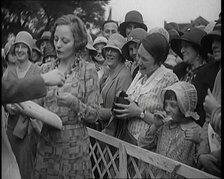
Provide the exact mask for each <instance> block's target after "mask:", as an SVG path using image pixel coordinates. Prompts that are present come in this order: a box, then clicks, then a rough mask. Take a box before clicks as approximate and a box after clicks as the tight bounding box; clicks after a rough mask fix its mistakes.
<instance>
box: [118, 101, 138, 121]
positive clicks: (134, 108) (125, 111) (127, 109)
mask: <svg viewBox="0 0 224 179" xmlns="http://www.w3.org/2000/svg"><path fill="white" fill-rule="evenodd" d="M124 99H126V100H128V101H129V102H130V104H129V105H126V104H120V103H115V106H116V107H119V108H122V109H116V108H115V109H114V112H115V113H118V114H117V115H116V117H118V118H122V119H126V118H131V117H139V116H140V113H141V112H142V109H141V108H140V107H139V106H138V105H137V104H136V103H135V102H134V101H132V100H131V99H130V98H129V97H125V98H124Z"/></svg>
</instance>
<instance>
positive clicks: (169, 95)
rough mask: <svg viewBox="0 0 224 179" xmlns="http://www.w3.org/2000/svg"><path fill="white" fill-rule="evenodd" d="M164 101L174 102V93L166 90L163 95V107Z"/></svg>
mask: <svg viewBox="0 0 224 179" xmlns="http://www.w3.org/2000/svg"><path fill="white" fill-rule="evenodd" d="M165 100H176V101H177V96H176V93H175V92H174V91H172V90H166V92H165V94H164V101H163V107H164V106H165Z"/></svg>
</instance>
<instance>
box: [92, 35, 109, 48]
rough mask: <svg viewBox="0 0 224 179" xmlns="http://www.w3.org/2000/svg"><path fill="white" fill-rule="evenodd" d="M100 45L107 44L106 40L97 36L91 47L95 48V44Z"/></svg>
mask: <svg viewBox="0 0 224 179" xmlns="http://www.w3.org/2000/svg"><path fill="white" fill-rule="evenodd" d="M100 43H103V44H107V38H106V37H104V36H99V37H97V38H96V39H95V40H94V41H93V47H94V48H95V45H96V44H100Z"/></svg>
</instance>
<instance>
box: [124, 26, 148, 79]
mask: <svg viewBox="0 0 224 179" xmlns="http://www.w3.org/2000/svg"><path fill="white" fill-rule="evenodd" d="M147 35H148V33H147V32H146V31H145V30H144V29H142V28H135V29H133V30H132V31H131V32H130V34H129V35H128V37H127V42H126V43H125V44H124V46H123V47H122V53H123V55H124V57H125V59H126V60H127V61H126V63H125V64H126V66H127V67H128V68H129V69H130V71H131V75H132V79H134V78H135V75H136V74H137V73H138V70H139V67H138V56H137V52H138V47H139V44H140V42H141V40H143V39H144V38H145V37H146V36H147Z"/></svg>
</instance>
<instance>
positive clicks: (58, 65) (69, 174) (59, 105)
mask: <svg viewBox="0 0 224 179" xmlns="http://www.w3.org/2000/svg"><path fill="white" fill-rule="evenodd" d="M52 35H53V41H54V46H55V49H56V52H57V57H58V58H57V59H56V61H52V63H51V64H49V63H48V64H45V65H46V66H50V70H52V69H58V70H59V71H61V72H63V73H64V74H66V81H65V84H64V85H63V86H62V87H60V88H59V87H50V88H49V91H48V94H47V96H46V98H45V101H44V106H45V107H46V108H47V109H49V110H50V111H52V112H54V113H56V114H57V115H58V116H59V117H60V118H61V120H62V125H63V126H62V129H61V130H58V129H55V128H53V127H51V126H48V125H46V124H44V126H43V129H42V132H41V138H40V140H39V145H38V150H37V158H36V161H35V168H34V173H33V178H37V179H39V178H55V179H56V178H92V167H91V162H90V156H89V146H90V140H89V135H88V132H87V128H86V126H85V124H84V121H88V122H92V123H94V122H95V120H96V119H97V118H98V112H97V111H98V108H99V100H98V99H99V88H98V83H99V81H98V76H97V72H96V70H95V67H94V66H93V65H92V64H90V63H89V62H87V61H86V60H84V59H83V58H82V53H83V51H85V47H86V44H87V43H88V37H87V31H86V28H85V26H84V23H83V22H82V20H81V19H80V18H78V17H77V16H75V15H73V14H69V15H63V16H61V17H59V18H58V19H57V20H56V21H55V24H54V30H53V33H52ZM45 65H43V66H42V70H43V71H44V70H45V69H47V70H49V68H48V67H46V68H45Z"/></svg>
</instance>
